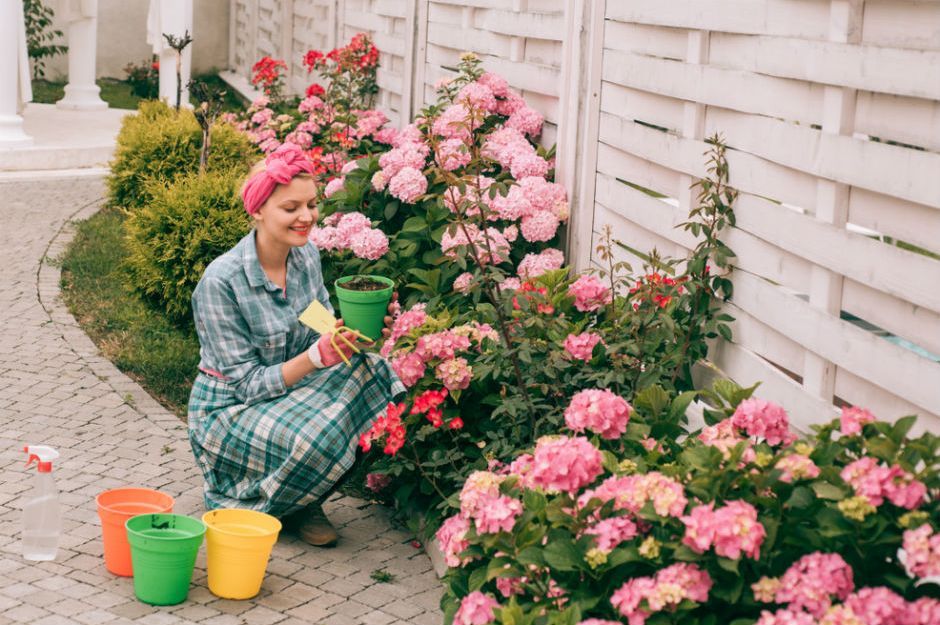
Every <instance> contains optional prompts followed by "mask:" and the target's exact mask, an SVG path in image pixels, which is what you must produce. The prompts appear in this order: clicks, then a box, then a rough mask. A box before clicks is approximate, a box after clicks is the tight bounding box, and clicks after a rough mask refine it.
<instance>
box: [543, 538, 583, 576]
mask: <svg viewBox="0 0 940 625" xmlns="http://www.w3.org/2000/svg"><path fill="white" fill-rule="evenodd" d="M544 556H545V562H546V563H547V564H548V566H550V567H552V568H553V569H557V570H559V571H577V570H578V569H579V568H581V567H582V566H583V560H584V556H583V554H581V553H580V552H579V551H578V548H577V547H576V546H575V544H574V543H573V542H571V541H570V540H567V539H561V538H558V539H555V540H552V541H550V542H549V543H548V544H547V545H545V549H544Z"/></svg>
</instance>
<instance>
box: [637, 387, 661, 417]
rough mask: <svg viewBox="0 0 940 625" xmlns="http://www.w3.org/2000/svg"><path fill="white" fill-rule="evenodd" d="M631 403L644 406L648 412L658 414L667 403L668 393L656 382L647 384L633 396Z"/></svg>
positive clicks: (639, 406) (640, 406)
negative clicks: (650, 384) (651, 384)
mask: <svg viewBox="0 0 940 625" xmlns="http://www.w3.org/2000/svg"><path fill="white" fill-rule="evenodd" d="M633 405H634V406H636V407H638V408H645V409H646V410H647V411H648V412H649V413H650V414H653V415H658V414H659V413H661V412H662V411H663V409H664V408H665V407H666V406H668V405H669V394H668V393H666V391H665V390H664V389H663V387H661V386H659V385H658V384H654V385H653V386H648V387H646V388H644V389H643V390H642V391H640V392H638V393H637V394H636V395H635V396H634V398H633Z"/></svg>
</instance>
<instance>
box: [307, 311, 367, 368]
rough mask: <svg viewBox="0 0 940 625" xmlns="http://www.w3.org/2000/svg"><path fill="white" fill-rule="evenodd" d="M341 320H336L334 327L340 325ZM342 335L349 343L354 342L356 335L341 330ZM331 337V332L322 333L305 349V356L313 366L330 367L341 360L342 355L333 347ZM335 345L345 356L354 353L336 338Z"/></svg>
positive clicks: (341, 323) (350, 355)
mask: <svg viewBox="0 0 940 625" xmlns="http://www.w3.org/2000/svg"><path fill="white" fill-rule="evenodd" d="M342 325H343V320H342V319H340V320H338V321H337V322H336V327H342ZM342 336H345V337H346V339H347V340H348V341H349V342H350V343H353V344H354V343H355V342H356V335H355V334H352V333H350V332H343V333H342ZM332 337H333V333H332V332H329V333H327V334H324V335H323V336H321V337H320V338H318V339H317V340H316V342H314V344H313V345H311V346H310V349H309V350H307V357H308V358H310V362H312V363H313V366H314V367H316V368H318V369H322V368H324V367H332V366H334V365H338V364H339V363H341V362H343V357H342V356H340V352H339V351H337V349H336V348H335V347H333V341H331V340H330V339H331V338H332ZM336 345H337V347H338V348H339V349H340V350H341V351H342V353H343V355H345V356H346V358H347V359H348V358H351V357H352V355H353V354H354V353H355V352H354V351H353V349H352V347H350V346H349V345H347V344H346V342H345V341H341V340H337V341H336Z"/></svg>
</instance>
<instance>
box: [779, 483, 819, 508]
mask: <svg viewBox="0 0 940 625" xmlns="http://www.w3.org/2000/svg"><path fill="white" fill-rule="evenodd" d="M815 499H816V497H815V496H814V495H813V491H812V490H810V489H808V488H806V487H805V486H797V487H796V488H794V489H793V493H791V494H790V498H789V499H787V502H786V505H788V506H790V507H793V508H808V507H809V506H811V505H812V503H813V501H814V500H815Z"/></svg>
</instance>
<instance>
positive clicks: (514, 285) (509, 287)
mask: <svg viewBox="0 0 940 625" xmlns="http://www.w3.org/2000/svg"><path fill="white" fill-rule="evenodd" d="M499 288H500V289H501V290H503V291H518V290H519V289H521V288H522V282H521V281H520V280H519V278H505V279H503V281H502V282H500V283H499Z"/></svg>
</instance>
